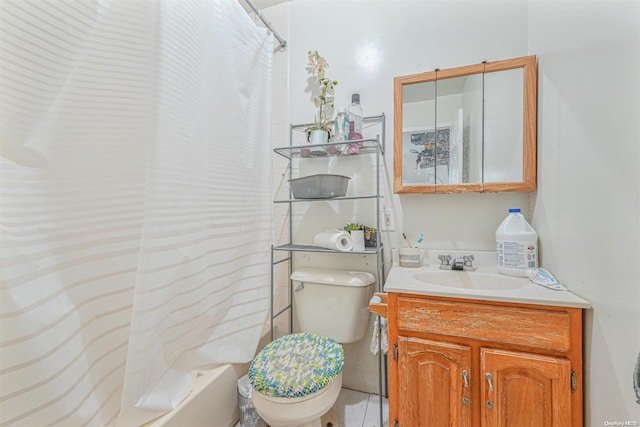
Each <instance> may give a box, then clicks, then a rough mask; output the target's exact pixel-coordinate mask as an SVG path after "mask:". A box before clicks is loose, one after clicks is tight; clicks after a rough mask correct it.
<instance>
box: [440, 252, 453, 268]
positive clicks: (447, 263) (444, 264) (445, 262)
mask: <svg viewBox="0 0 640 427" xmlns="http://www.w3.org/2000/svg"><path fill="white" fill-rule="evenodd" d="M438 259H439V260H440V269H441V270H446V269H449V268H450V267H451V255H438Z"/></svg>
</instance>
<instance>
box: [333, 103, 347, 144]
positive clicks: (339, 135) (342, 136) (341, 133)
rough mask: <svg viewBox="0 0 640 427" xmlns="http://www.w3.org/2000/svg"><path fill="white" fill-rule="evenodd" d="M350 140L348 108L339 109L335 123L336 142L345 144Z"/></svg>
mask: <svg viewBox="0 0 640 427" xmlns="http://www.w3.org/2000/svg"><path fill="white" fill-rule="evenodd" d="M348 139H349V116H348V115H347V107H340V108H338V113H337V114H336V122H335V139H334V141H335V142H344V141H347V140H348Z"/></svg>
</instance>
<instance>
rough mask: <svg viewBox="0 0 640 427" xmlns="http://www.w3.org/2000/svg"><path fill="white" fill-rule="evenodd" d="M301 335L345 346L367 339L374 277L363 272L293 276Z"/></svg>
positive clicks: (321, 271) (320, 270)
mask: <svg viewBox="0 0 640 427" xmlns="http://www.w3.org/2000/svg"><path fill="white" fill-rule="evenodd" d="M291 280H292V281H293V295H294V300H295V304H296V310H295V312H296V316H297V319H298V324H299V327H300V331H301V332H310V333H313V334H317V335H322V336H325V337H329V338H333V339H335V340H336V341H338V342H340V343H344V344H348V343H352V342H356V341H359V340H361V339H362V338H364V336H365V334H366V332H367V324H368V323H369V310H368V306H369V300H370V299H371V297H372V296H373V285H374V284H375V277H374V275H373V274H371V273H366V272H363V271H343V270H330V269H323V268H301V269H299V270H296V271H294V272H293V273H292V274H291Z"/></svg>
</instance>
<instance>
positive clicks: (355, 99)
mask: <svg viewBox="0 0 640 427" xmlns="http://www.w3.org/2000/svg"><path fill="white" fill-rule="evenodd" d="M351 102H357V103H358V104H360V94H359V93H354V94H353V95H351Z"/></svg>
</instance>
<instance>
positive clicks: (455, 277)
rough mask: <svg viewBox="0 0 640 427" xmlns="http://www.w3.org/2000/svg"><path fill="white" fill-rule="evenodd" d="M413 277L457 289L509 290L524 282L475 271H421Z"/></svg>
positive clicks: (520, 285)
mask: <svg viewBox="0 0 640 427" xmlns="http://www.w3.org/2000/svg"><path fill="white" fill-rule="evenodd" d="M412 277H413V278H414V279H416V280H419V281H421V282H424V283H428V284H430V285H436V286H445V287H448V288H457V289H479V290H509V289H518V288H521V287H522V281H521V280H518V279H516V278H512V277H507V276H502V275H499V274H488V273H478V272H475V271H455V270H437V271H420V272H417V273H414V274H413V275H412Z"/></svg>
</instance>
